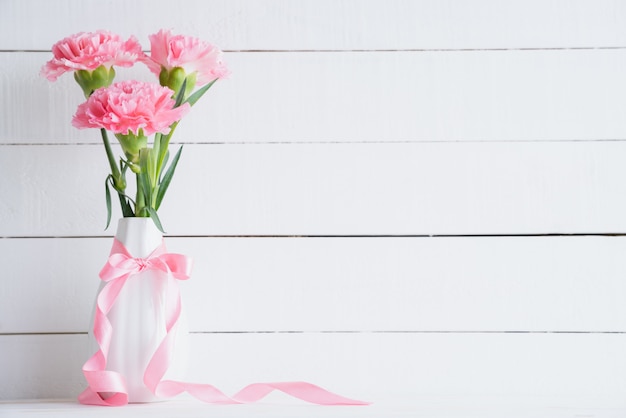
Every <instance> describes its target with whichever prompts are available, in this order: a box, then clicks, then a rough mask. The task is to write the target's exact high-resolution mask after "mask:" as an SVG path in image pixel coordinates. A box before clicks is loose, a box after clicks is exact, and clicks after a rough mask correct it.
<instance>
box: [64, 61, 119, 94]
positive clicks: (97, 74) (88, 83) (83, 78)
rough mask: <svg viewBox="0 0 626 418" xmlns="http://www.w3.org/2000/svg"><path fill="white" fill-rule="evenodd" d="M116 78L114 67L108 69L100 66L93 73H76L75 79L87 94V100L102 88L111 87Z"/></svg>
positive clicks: (85, 71) (86, 71) (83, 71)
mask: <svg viewBox="0 0 626 418" xmlns="http://www.w3.org/2000/svg"><path fill="white" fill-rule="evenodd" d="M114 78H115V69H114V68H113V67H110V68H107V67H105V66H104V65H101V66H99V67H98V68H96V69H95V70H93V71H89V70H77V71H74V79H75V80H76V82H77V83H78V85H79V86H80V87H81V88H82V89H83V93H84V94H85V97H86V98H89V96H91V93H93V92H94V91H95V90H97V89H99V88H100V87H108V86H110V85H111V83H112V82H113V79H114Z"/></svg>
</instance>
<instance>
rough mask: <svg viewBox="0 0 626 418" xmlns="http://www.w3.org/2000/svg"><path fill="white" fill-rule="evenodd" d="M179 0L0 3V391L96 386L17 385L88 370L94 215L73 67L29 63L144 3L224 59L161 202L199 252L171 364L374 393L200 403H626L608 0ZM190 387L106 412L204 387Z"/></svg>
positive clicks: (395, 411) (99, 199)
mask: <svg viewBox="0 0 626 418" xmlns="http://www.w3.org/2000/svg"><path fill="white" fill-rule="evenodd" d="M183 4H184V5H185V6H186V7H187V8H188V9H187V10H186V12H178V11H172V9H171V6H170V5H169V2H165V1H162V0H141V1H134V2H123V1H121V0H111V1H108V2H106V5H105V7H101V2H96V1H93V0H90V1H78V0H59V1H57V2H55V7H50V3H49V2H47V1H43V0H27V1H20V0H4V1H2V3H0V35H2V36H0V115H1V119H0V192H1V194H0V196H1V197H0V263H1V264H2V266H3V271H2V273H0V376H2V377H0V400H1V401H2V402H3V403H0V416H3V417H4V416H14V415H19V416H39V415H41V414H42V413H45V414H46V416H63V417H65V416H100V415H106V414H108V413H110V411H109V410H103V409H102V408H82V407H79V406H77V405H75V404H73V403H67V402H48V403H46V402H43V403H42V402H39V403H31V402H29V401H25V400H28V399H50V398H55V399H75V396H76V395H77V394H78V393H79V392H80V390H81V389H82V388H83V387H84V381H83V379H82V376H81V372H80V366H81V364H82V363H83V362H84V360H85V359H86V358H87V357H88V355H89V354H90V353H88V352H87V348H86V341H85V340H86V336H85V332H86V330H87V327H88V325H87V321H88V317H89V312H90V309H91V306H92V302H93V298H94V296H95V289H96V288H97V286H98V282H97V278H96V275H97V272H98V270H99V269H100V267H101V265H102V263H103V260H104V258H105V257H106V255H107V254H108V248H109V245H110V239H111V234H112V233H113V232H112V229H110V230H108V231H104V230H103V226H104V219H105V213H104V196H103V190H102V189H103V181H104V177H105V173H106V161H105V158H104V153H103V152H102V149H101V146H100V145H99V137H98V133H97V132H95V131H78V130H75V129H73V128H72V127H71V125H70V119H71V116H72V114H73V113H74V111H75V108H76V106H77V105H78V104H79V103H80V100H81V97H80V92H79V89H78V87H76V86H74V85H73V81H72V80H71V77H69V76H66V77H64V78H62V79H61V80H59V81H58V82H57V83H54V84H51V83H48V82H47V81H45V80H43V79H41V78H40V77H39V76H38V71H39V69H40V67H41V65H43V63H44V62H45V61H46V60H47V59H49V57H50V53H49V52H47V51H48V50H49V49H50V46H51V45H52V44H53V43H54V42H55V41H57V40H59V39H61V38H62V37H65V36H67V35H69V34H71V33H74V32H78V31H81V30H95V29H99V28H105V29H110V30H113V31H116V32H119V33H121V34H122V35H125V36H128V35H130V34H135V35H137V36H138V38H139V40H140V41H142V42H143V44H144V45H145V46H147V35H148V34H150V33H154V32H156V31H157V30H158V29H159V28H161V27H172V28H173V29H174V30H176V31H177V32H181V33H189V34H193V35H197V36H201V37H203V38H205V39H207V40H210V41H212V42H214V43H216V44H217V45H219V46H220V47H222V48H223V49H225V50H226V51H227V54H226V60H227V62H228V63H229V65H230V67H231V68H232V71H233V75H232V76H231V78H230V79H228V80H224V81H220V82H219V83H218V84H216V85H215V87H214V88H213V89H212V91H211V92H210V93H209V94H208V96H207V98H206V99H203V101H201V102H200V103H199V104H198V105H197V106H196V107H194V109H193V111H192V113H191V114H190V115H189V116H188V117H187V118H186V119H185V120H184V121H183V123H182V124H181V127H180V129H179V130H178V131H177V134H176V138H175V142H176V143H177V144H178V143H185V151H184V154H183V160H182V161H181V165H180V166H179V170H178V172H177V175H176V178H175V180H174V183H173V184H172V189H171V191H170V194H169V196H168V197H167V198H166V202H165V204H164V207H163V210H162V218H163V220H164V222H165V225H166V228H167V231H168V245H169V247H170V249H171V250H172V251H176V252H183V253H186V254H189V255H191V256H193V257H194V258H195V259H196V270H195V273H194V277H193V278H192V280H191V281H190V282H189V283H186V284H185V286H184V287H183V294H184V303H185V305H186V307H187V309H188V311H189V313H190V321H191V324H190V325H191V329H192V331H193V332H194V333H193V335H192V339H193V342H194V344H193V347H194V348H193V352H192V353H191V354H190V356H191V359H192V361H194V362H195V363H196V367H194V368H193V370H192V371H191V376H190V378H191V379H192V380H194V381H198V382H207V383H213V384H216V385H218V386H219V387H221V388H223V389H224V390H225V391H226V392H229V393H232V392H234V391H236V390H237V389H239V388H240V387H242V386H244V385H246V384H248V383H250V382H253V381H272V380H285V379H297V380H309V381H312V382H314V383H318V384H320V385H323V386H326V387H328V388H329V389H332V390H335V391H338V392H340V393H342V394H345V395H346V396H352V397H356V398H366V399H369V400H372V401H374V402H376V404H375V405H374V406H372V407H368V408H363V409H362V408H358V409H354V408H345V409H341V408H339V409H338V408H311V407H309V406H305V405H302V404H301V403H298V402H297V401H293V400H290V399H283V398H281V397H280V396H278V397H272V398H270V399H269V400H268V401H267V402H266V403H265V404H263V405H259V406H243V407H233V408H225V407H216V408H217V409H214V410H211V411H212V412H213V411H215V413H217V414H220V415H223V416H244V415H250V414H252V415H254V414H260V415H263V414H264V415H267V416H312V415H315V416H483V417H484V416H550V417H555V416H557V417H558V416H598V417H613V416H624V415H625V414H626V378H625V377H624V376H626V356H625V355H624V353H625V352H626V304H624V303H623V299H624V295H625V294H626V288H625V286H626V285H625V284H624V283H626V282H625V281H624V279H623V278H624V276H625V273H626V271H625V270H626V263H625V262H624V259H625V258H624V257H623V254H624V252H625V251H624V250H625V249H626V248H625V246H626V238H624V237H623V236H612V235H615V234H618V235H620V234H622V233H625V232H626V221H625V219H626V216H624V214H625V213H626V186H625V184H626V182H625V181H624V179H626V172H625V168H624V167H626V165H625V164H624V155H626V149H625V148H624V138H625V137H626V123H624V120H625V119H624V116H623V115H624V114H626V99H624V98H625V97H626V78H625V77H624V74H625V73H626V71H625V70H626V29H625V28H626V3H624V2H623V1H619V0H593V1H592V0H586V1H583V0H574V1H561V0H547V1H539V0H536V1H517V0H515V1H514V0H511V1H497V0H471V1H452V0H447V1H435V0H430V1H425V0H421V1H408V0H407V1H400V0H394V1H382V0H368V1H357V0H340V1H312V0H307V1H301V2H289V1H278V0H275V1H270V0H264V1H251V0H237V1H206V0H202V1H200V0H194V1H191V0H189V1H186V2H184V3H183ZM138 16H141V18H138ZM119 74H120V77H121V78H129V77H139V78H143V79H149V78H150V75H149V74H148V72H147V71H146V70H144V69H143V68H141V67H136V68H133V69H129V70H120V71H119ZM118 214H119V212H118ZM18 400H23V401H20V402H18ZM190 402H191V401H188V400H185V399H184V397H183V400H181V401H180V402H172V403H165V404H159V405H144V406H131V407H129V408H128V409H116V413H119V414H122V415H120V416H124V415H123V414H132V416H142V415H150V416H161V415H163V416H172V415H176V416H206V414H207V413H209V412H207V411H208V410H206V409H204V408H206V407H205V406H198V405H197V404H196V403H194V402H191V403H190ZM285 403H286V404H287V405H284V404H285ZM272 404H279V405H272Z"/></svg>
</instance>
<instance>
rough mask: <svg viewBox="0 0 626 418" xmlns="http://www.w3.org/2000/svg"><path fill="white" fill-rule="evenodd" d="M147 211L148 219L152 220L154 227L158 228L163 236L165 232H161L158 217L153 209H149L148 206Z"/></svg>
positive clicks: (161, 228)
mask: <svg viewBox="0 0 626 418" xmlns="http://www.w3.org/2000/svg"><path fill="white" fill-rule="evenodd" d="M147 210H148V213H149V214H150V218H151V219H152V221H153V222H154V224H155V225H156V227H157V228H159V231H161V232H162V233H164V234H165V231H164V230H163V226H162V225H161V220H160V219H159V215H157V212H156V210H154V208H151V207H149V206H148V207H147Z"/></svg>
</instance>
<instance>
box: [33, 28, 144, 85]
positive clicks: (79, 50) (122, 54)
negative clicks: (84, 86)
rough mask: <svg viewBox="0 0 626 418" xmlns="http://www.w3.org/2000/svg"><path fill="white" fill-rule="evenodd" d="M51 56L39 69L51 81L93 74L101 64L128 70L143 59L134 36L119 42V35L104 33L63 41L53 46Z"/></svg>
mask: <svg viewBox="0 0 626 418" xmlns="http://www.w3.org/2000/svg"><path fill="white" fill-rule="evenodd" d="M52 53H53V55H54V58H53V59H51V60H50V61H48V62H47V63H46V64H45V65H44V66H43V68H42V69H41V75H42V76H44V77H46V78H47V79H48V80H50V81H56V79H57V78H58V77H59V76H61V75H62V74H63V73H65V72H68V71H76V70H89V71H92V70H95V69H96V68H98V67H99V66H101V65H103V66H105V67H107V68H110V67H111V66H113V65H117V66H120V67H130V66H132V65H133V64H134V63H135V62H136V61H137V60H138V59H140V58H142V57H143V56H144V54H143V52H142V51H141V45H139V42H137V39H136V38H135V37H134V36H131V37H130V38H129V39H128V40H127V41H122V39H121V38H120V37H119V36H118V35H115V34H113V33H111V32H108V31H103V30H100V31H97V32H87V33H85V32H81V33H77V34H75V35H72V36H69V37H67V38H65V39H62V40H60V41H59V42H57V43H56V44H54V45H53V46H52Z"/></svg>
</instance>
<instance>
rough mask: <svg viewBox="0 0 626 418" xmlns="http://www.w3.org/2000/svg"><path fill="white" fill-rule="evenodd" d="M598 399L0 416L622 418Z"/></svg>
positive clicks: (19, 409)
mask: <svg viewBox="0 0 626 418" xmlns="http://www.w3.org/2000/svg"><path fill="white" fill-rule="evenodd" d="M598 402H603V400H601V399H593V400H585V399H580V398H577V399H576V400H571V402H570V401H569V400H567V399H559V400H555V399H540V398H502V397H491V398H488V397H485V398H478V397H461V396H456V397H454V396H448V397H425V396H421V397H415V398H414V399H396V400H394V401H390V400H381V401H374V402H373V404H372V405H369V406H318V405H310V404H307V403H304V402H301V401H298V400H294V399H292V398H283V397H281V396H270V397H268V398H266V399H265V401H264V402H260V403H257V404H250V405H208V404H204V403H202V402H199V401H196V400H193V399H189V398H177V399H174V400H169V401H165V402H158V403H150V404H131V405H127V406H124V407H100V406H85V405H80V404H78V403H77V402H76V401H75V400H71V399H69V400H34V401H2V402H0V417H16V416H17V417H42V416H45V417H52V418H55V417H59V418H66V417H69V418H71V417H81V418H91V417H109V416H111V415H112V412H113V410H114V415H115V417H116V418H124V417H129V418H130V417H132V418H136V417H150V418H160V417H163V418H165V417H168V418H170V417H177V418H179V417H188V418H192V417H225V418H239V417H246V418H248V417H257V416H258V417H277V418H282V417H290V418H299V417H316V418H317V417H320V418H344V417H381V418H393V417H446V418H457V417H458V418H465V417H476V418H478V417H480V418H491V417H493V418H496V417H497V418H504V417H506V418H517V417H520V418H521V417H524V418H544V417H545V418H561V417H563V418H564V417H568V418H592V417H594V418H618V417H619V418H623V417H626V394H625V397H624V401H621V400H616V401H611V402H606V404H605V405H606V406H603V405H601V404H600V403H598Z"/></svg>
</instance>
